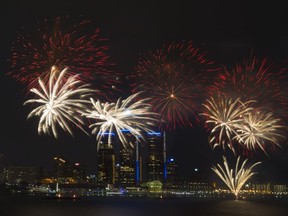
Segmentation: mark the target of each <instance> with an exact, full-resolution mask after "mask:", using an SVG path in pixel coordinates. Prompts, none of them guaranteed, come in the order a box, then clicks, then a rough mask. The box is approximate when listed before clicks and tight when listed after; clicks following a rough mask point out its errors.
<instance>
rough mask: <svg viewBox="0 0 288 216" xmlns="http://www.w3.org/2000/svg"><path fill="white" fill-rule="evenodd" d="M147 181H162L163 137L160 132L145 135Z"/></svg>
mask: <svg viewBox="0 0 288 216" xmlns="http://www.w3.org/2000/svg"><path fill="white" fill-rule="evenodd" d="M147 147H148V156H147V180H148V181H153V180H160V181H163V180H164V155H163V136H162V134H161V133H160V132H153V133H147Z"/></svg>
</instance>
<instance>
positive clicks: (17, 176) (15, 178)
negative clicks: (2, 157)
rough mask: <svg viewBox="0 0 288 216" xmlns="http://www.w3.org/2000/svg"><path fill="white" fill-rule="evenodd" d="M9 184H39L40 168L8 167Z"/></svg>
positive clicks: (7, 177)
mask: <svg viewBox="0 0 288 216" xmlns="http://www.w3.org/2000/svg"><path fill="white" fill-rule="evenodd" d="M6 179H7V183H8V184H21V183H23V182H25V183H28V184H37V183H38V181H39V179H40V167H35V166H11V165H10V166H8V167H7V171H6Z"/></svg>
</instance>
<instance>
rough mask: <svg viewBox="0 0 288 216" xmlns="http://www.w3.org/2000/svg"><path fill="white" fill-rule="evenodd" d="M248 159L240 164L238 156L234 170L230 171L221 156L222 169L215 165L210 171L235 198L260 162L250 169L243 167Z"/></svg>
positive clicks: (225, 160) (224, 158)
mask: <svg viewBox="0 0 288 216" xmlns="http://www.w3.org/2000/svg"><path fill="white" fill-rule="evenodd" d="M247 161H248V159H246V160H244V161H243V162H242V164H241V163H240V156H239V157H238V158H237V162H236V166H235V168H234V169H230V168H229V165H228V162H227V159H226V157H225V156H223V162H224V167H222V166H221V165H220V164H217V167H215V166H213V167H212V168H211V169H212V170H213V171H214V172H215V173H216V174H217V175H218V176H219V177H220V179H221V180H222V181H223V182H224V183H225V184H226V185H227V187H228V188H229V189H230V190H231V192H232V193H233V194H234V195H235V197H236V198H237V197H238V195H239V192H240V190H241V188H242V186H243V185H244V184H245V182H247V180H248V179H250V178H251V177H252V176H253V175H255V174H256V173H255V172H252V169H253V168H254V167H255V166H256V165H258V164H260V163H261V162H256V163H254V164H253V165H251V166H250V167H247V168H246V167H245V166H246V163H247Z"/></svg>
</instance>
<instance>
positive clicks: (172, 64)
mask: <svg viewBox="0 0 288 216" xmlns="http://www.w3.org/2000/svg"><path fill="white" fill-rule="evenodd" d="M193 45H194V44H192V41H188V42H187V41H183V42H180V43H177V42H172V43H170V44H166V45H164V46H163V47H162V48H161V49H157V50H156V51H152V52H148V53H146V54H144V55H143V56H142V57H141V58H140V59H139V61H138V64H137V66H136V69H135V73H133V75H132V78H133V80H134V81H135V83H134V85H133V91H144V94H145V97H147V98H150V99H149V102H150V103H151V104H152V106H153V111H154V112H156V113H159V114H160V115H161V118H162V119H161V120H162V121H161V123H160V128H161V129H165V130H172V129H175V128H177V127H187V126H188V127H192V126H193V124H195V123H197V122H198V119H197V115H198V114H197V110H199V106H201V102H202V99H203V98H205V94H207V93H208V91H206V90H207V89H206V87H207V86H209V83H211V82H212V76H211V75H214V76H215V72H217V71H218V70H219V68H218V67H215V65H214V62H213V61H210V60H207V58H206V54H205V53H204V52H202V51H200V49H199V48H196V47H194V46H193Z"/></svg>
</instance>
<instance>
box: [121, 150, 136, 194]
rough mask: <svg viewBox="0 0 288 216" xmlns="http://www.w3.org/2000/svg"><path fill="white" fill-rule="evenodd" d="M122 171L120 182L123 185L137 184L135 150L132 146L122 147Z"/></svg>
mask: <svg viewBox="0 0 288 216" xmlns="http://www.w3.org/2000/svg"><path fill="white" fill-rule="evenodd" d="M119 159H120V172H119V184H120V186H121V187H124V188H125V187H127V186H132V185H134V184H135V177H136V175H135V165H136V162H135V150H134V149H132V148H122V149H121V150H120V157H119Z"/></svg>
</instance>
